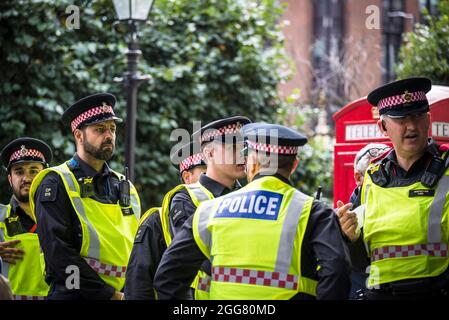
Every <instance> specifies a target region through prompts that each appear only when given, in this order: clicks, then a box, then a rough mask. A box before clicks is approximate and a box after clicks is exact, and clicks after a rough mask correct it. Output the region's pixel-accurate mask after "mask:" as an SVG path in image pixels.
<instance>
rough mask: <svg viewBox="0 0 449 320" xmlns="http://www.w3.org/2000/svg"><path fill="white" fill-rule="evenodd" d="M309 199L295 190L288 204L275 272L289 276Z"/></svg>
mask: <svg viewBox="0 0 449 320" xmlns="http://www.w3.org/2000/svg"><path fill="white" fill-rule="evenodd" d="M307 199H308V197H307V196H306V195H304V194H302V193H301V192H299V191H297V190H295V192H294V194H293V197H292V199H291V200H290V203H289V204H288V208H287V212H286V215H285V220H284V223H283V225H282V232H281V238H280V240H279V247H278V254H277V257H276V265H275V267H274V271H275V272H279V273H284V274H288V273H289V271H290V265H291V261H292V255H293V244H294V242H295V238H296V232H297V230H298V222H299V217H300V216H301V212H302V210H303V208H304V204H305V202H306V201H307Z"/></svg>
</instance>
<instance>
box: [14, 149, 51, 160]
mask: <svg viewBox="0 0 449 320" xmlns="http://www.w3.org/2000/svg"><path fill="white" fill-rule="evenodd" d="M22 158H36V159H39V160H40V161H43V162H46V161H45V157H44V155H43V153H42V152H40V151H39V150H36V149H25V146H22V148H21V149H20V150H17V151H15V152H13V154H12V155H11V157H10V158H9V162H12V161H16V160H20V159H22Z"/></svg>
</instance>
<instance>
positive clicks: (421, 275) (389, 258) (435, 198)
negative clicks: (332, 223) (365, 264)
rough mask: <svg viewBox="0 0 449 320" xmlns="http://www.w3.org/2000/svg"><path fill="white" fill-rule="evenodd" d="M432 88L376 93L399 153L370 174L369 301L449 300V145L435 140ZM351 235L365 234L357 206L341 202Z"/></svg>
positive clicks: (411, 85) (413, 85) (405, 84)
mask: <svg viewBox="0 0 449 320" xmlns="http://www.w3.org/2000/svg"><path fill="white" fill-rule="evenodd" d="M430 88H431V81H430V80H429V79H427V78H409V79H404V80H400V81H396V82H393V83H390V84H387V85H385V86H382V87H380V88H377V89H376V90H374V91H372V92H371V93H370V94H369V95H368V101H369V102H370V103H371V104H372V105H374V106H377V108H378V109H379V114H380V116H381V118H380V120H379V121H378V125H379V128H380V130H381V132H382V134H383V135H385V136H387V137H389V138H390V139H391V141H392V143H393V150H392V151H390V152H386V153H385V154H384V156H383V157H380V158H378V159H377V160H376V161H375V162H374V163H373V164H371V165H370V166H369V168H368V170H367V171H366V173H367V174H365V178H364V182H363V187H362V191H361V193H362V194H361V203H362V205H365V215H364V219H363V229H364V232H363V239H364V242H365V244H366V245H367V248H368V255H369V257H370V259H371V266H370V274H369V278H368V289H369V290H367V291H366V292H365V296H366V298H367V299H372V300H379V299H425V298H426V299H427V298H430V299H435V298H441V297H446V298H447V296H448V288H449V271H448V265H449V259H448V242H449V235H448V232H449V230H448V225H447V223H448V219H449V196H448V190H449V170H448V165H449V159H448V151H447V150H448V146H445V145H443V146H439V145H437V144H436V143H435V142H433V141H432V140H430V139H428V131H429V126H430V115H429V113H428V112H429V103H428V101H427V98H426V93H427V92H428V91H429V90H430ZM338 206H339V209H338V212H337V214H338V215H339V216H340V217H341V223H342V225H346V227H344V228H343V229H345V231H344V232H345V234H346V236H347V237H348V238H349V239H351V241H356V240H357V239H358V238H359V236H360V234H359V233H357V232H356V230H357V218H356V216H355V214H354V212H352V211H349V209H350V208H351V204H350V203H348V204H346V205H342V203H339V204H338Z"/></svg>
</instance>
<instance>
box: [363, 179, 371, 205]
mask: <svg viewBox="0 0 449 320" xmlns="http://www.w3.org/2000/svg"><path fill="white" fill-rule="evenodd" d="M370 187H371V185H370V184H368V183H367V184H366V186H365V204H366V202H367V201H368V191H369V188H370ZM362 204H363V203H362Z"/></svg>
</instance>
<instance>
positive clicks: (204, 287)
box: [197, 276, 211, 292]
mask: <svg viewBox="0 0 449 320" xmlns="http://www.w3.org/2000/svg"><path fill="white" fill-rule="evenodd" d="M210 281H211V277H209V276H206V277H205V278H202V277H199V279H198V286H197V289H198V290H201V291H206V292H209V289H210Z"/></svg>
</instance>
